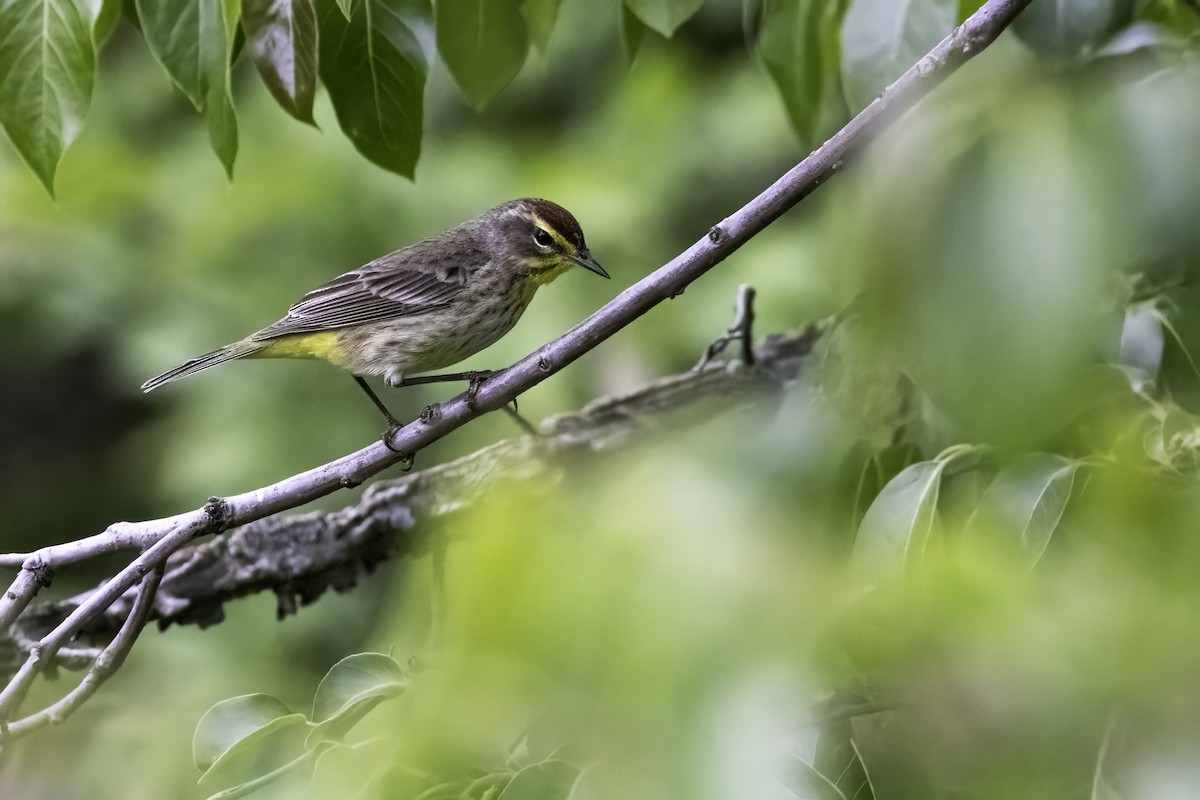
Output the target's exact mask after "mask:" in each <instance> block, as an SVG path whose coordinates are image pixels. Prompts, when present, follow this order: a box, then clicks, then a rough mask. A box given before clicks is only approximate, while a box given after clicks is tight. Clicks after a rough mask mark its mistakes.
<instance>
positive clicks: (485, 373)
mask: <svg viewBox="0 0 1200 800" xmlns="http://www.w3.org/2000/svg"><path fill="white" fill-rule="evenodd" d="M496 373H497V370H493V369H483V370H473V371H471V372H448V373H446V374H444V375H418V376H417V377H415V378H403V379H401V380H400V381H398V382H396V383H393V384H392V386H394V387H396V388H397V389H398V388H400V387H401V386H418V385H420V384H422V383H447V382H449V381H469V382H470V383H469V385H468V386H467V406H468V407H470V408H474V407H475V395H477V394H479V387H480V386H482V385H483V382H484V381H486V380H487V379H488V378H490V377H492V376H493V375H495V374H496Z"/></svg>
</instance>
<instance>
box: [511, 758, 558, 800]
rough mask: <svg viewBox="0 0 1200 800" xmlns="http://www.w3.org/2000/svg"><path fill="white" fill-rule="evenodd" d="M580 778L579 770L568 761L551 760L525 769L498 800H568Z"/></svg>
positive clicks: (513, 778)
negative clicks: (552, 799)
mask: <svg viewBox="0 0 1200 800" xmlns="http://www.w3.org/2000/svg"><path fill="white" fill-rule="evenodd" d="M578 777H579V768H578V767H576V766H575V765H574V764H572V763H570V762H567V761H560V760H558V759H550V760H547V761H542V762H540V763H538V764H532V765H530V766H528V767H525V768H524V769H522V770H521V771H520V772H518V773H517V774H516V775H514V776H513V777H512V780H510V781H509V782H508V785H507V786H505V787H504V791H502V792H501V793H500V794H499V795H498V796H497V798H496V800H547V798H562V799H563V800H566V798H567V796H568V795H569V794H570V793H571V788H572V787H573V786H574V785H575V780H576V779H577V778H578Z"/></svg>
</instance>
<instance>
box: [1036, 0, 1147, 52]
mask: <svg viewBox="0 0 1200 800" xmlns="http://www.w3.org/2000/svg"><path fill="white" fill-rule="evenodd" d="M1133 5H1134V4H1133V0H1033V2H1032V3H1030V4H1029V7H1028V8H1026V9H1025V10H1024V11H1022V12H1021V15H1020V16H1018V17H1017V19H1016V21H1015V22H1014V23H1013V31H1014V32H1016V34H1017V36H1019V37H1020V38H1021V40H1022V41H1023V42H1025V43H1026V44H1027V45H1029V46H1030V47H1031V48H1033V49H1034V50H1036V51H1037V52H1039V53H1043V54H1046V55H1054V56H1064V57H1069V56H1074V55H1078V54H1079V53H1080V52H1081V51H1083V50H1085V49H1088V48H1096V47H1099V46H1100V45H1101V44H1102V43H1103V42H1104V40H1105V39H1107V38H1108V37H1109V35H1111V34H1112V33H1113V32H1114V31H1116V30H1117V29H1119V28H1121V27H1124V26H1125V25H1128V24H1129V23H1130V22H1131V21H1132V19H1133Z"/></svg>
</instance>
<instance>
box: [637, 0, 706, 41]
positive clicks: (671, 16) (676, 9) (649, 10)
mask: <svg viewBox="0 0 1200 800" xmlns="http://www.w3.org/2000/svg"><path fill="white" fill-rule="evenodd" d="M625 5H626V6H627V7H628V8H629V10H630V11H632V12H633V13H634V14H637V16H638V19H640V20H641V21H642V22H644V23H646V24H647V25H649V26H650V27H651V28H653V29H654V30H656V31H658V32H659V33H661V34H662V35H663V36H671V35H672V34H674V33H675V31H676V29H678V28H679V26H680V25H682V24H683V23H685V22H687V21H688V20H689V19H691V18H692V15H693V14H695V13H696V12H697V11H699V10H700V6H702V5H704V0H625Z"/></svg>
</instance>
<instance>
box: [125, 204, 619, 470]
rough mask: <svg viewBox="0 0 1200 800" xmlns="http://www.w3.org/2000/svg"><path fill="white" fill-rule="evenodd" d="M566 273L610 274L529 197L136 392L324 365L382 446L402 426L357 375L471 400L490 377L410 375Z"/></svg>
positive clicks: (444, 359) (512, 316)
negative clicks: (203, 377)
mask: <svg viewBox="0 0 1200 800" xmlns="http://www.w3.org/2000/svg"><path fill="white" fill-rule="evenodd" d="M575 267H582V268H583V269H585V270H587V271H589V272H592V273H594V274H596V275H599V276H601V277H603V278H608V277H609V274H608V273H607V272H606V271H605V270H604V268H603V267H601V266H600V264H599V263H598V262H597V261H596V259H595V258H593V257H592V254H591V251H590V250H589V249H588V246H587V243H586V241H585V240H584V236H583V230H582V228H581V227H580V225H579V222H578V221H577V220H576V219H575V217H574V215H572V214H571V212H569V211H567V209H565V208H563V207H562V206H560V205H558V204H557V203H554V202H551V201H549V200H543V199H540V198H529V197H527V198H521V199H518V200H511V201H509V202H507V203H502V204H501V205H498V206H496V207H495V208H492V209H490V210H488V211H486V212H484V213H483V214H480V215H479V216H477V217H475V218H474V219H471V220H468V221H466V222H464V223H462V224H461V225H458V226H456V227H454V228H450V229H448V230H445V231H442V232H441V233H436V234H434V235H432V236H430V237H428V238H426V239H422V240H421V241H419V242H416V243H414V244H410V245H408V246H407V247H403V248H401V249H399V250H396V251H394V252H391V253H388V254H387V255H385V256H382V257H380V258H377V259H375V260H374V261H370V262H368V263H366V264H364V265H362V266H361V267H358V268H357V269H352V270H350V271H349V272H346V273H343V274H342V275H339V276H338V277H336V278H334V279H333V280H331V281H329V282H328V283H326V284H324V285H322V286H319V287H317V288H316V289H313V290H312V291H311V292H309V293H308V294H306V295H304V296H303V297H302V298H300V300H298V301H297V302H296V303H294V304H293V305H292V306H291V307H290V308H289V309H288V311H287V314H286V315H285V316H284V317H283V318H282V319H279V320H278V321H276V322H273V323H271V324H270V325H268V326H266V327H265V328H262V329H261V330H258V331H255V332H254V333H251V334H250V335H249V336H246V337H245V338H243V339H239V340H238V341H236V342H233V343H231V344H227V345H225V346H224V347H221V348H218V349H217V350H213V351H212V352H210V353H205V354H204V355H202V356H197V357H196V358H193V359H191V360H189V361H186V362H184V363H183V364H180V365H179V366H178V367H175V368H174V369H171V370H168V371H167V372H164V373H163V374H161V375H158V376H156V377H154V378H151V379H150V380H148V381H146V382H145V383H144V384H142V391H143V392H150V391H153V390H155V389H157V388H159V387H161V386H164V385H165V384H168V383H171V382H173V381H177V380H179V379H180V378H184V377H187V376H188V375H192V374H195V373H197V372H200V371H201V370H205V369H208V368H209V367H214V366H216V365H218V364H223V363H225V362H227V361H234V360H236V359H243V358H301V359H323V360H325V361H328V362H330V363H332V364H333V365H334V366H337V367H340V368H342V369H343V370H346V371H347V372H349V373H350V374H351V375H352V376H353V377H354V380H355V381H356V382H357V383H358V385H359V387H361V388H362V390H363V391H364V392H366V393H367V396H368V397H370V398H371V401H372V402H373V403H374V404H375V407H376V408H378V409H379V410H380V411H381V412H382V413H383V415H384V418H385V419H386V420H387V422H388V425H389V428H388V430H387V431H386V432H385V433H384V437H383V438H384V442H385V443H386V442H388V441H389V438H390V434H391V433H392V432H394V430H396V429H398V428H400V427H402V424H401V423H400V422H399V421H398V420H397V419H396V418H395V417H394V416H393V415H392V413H391V412H390V411H388V409H387V407H386V406H385V405H384V404H383V402H382V401H381V400H380V399H379V397H378V396H377V395H376V394H375V392H373V391H372V390H371V387H370V386H369V385H368V384H367V382H366V380H364V376H368V375H377V376H383V379H384V381H385V382H386V383H387V384H389V385H390V386H393V387H400V386H409V385H412V384H417V383H433V382H437V381H457V380H467V381H470V388H469V390H468V400H469V401H470V400H473V397H474V392H475V391H477V390H478V387H479V384H480V383H481V382H482V381H483V380H486V378H487V377H490V375H492V374H494V373H492V372H490V371H475V372H460V373H451V374H445V375H422V374H421V373H426V372H429V371H431V370H437V369H442V368H445V367H449V366H451V365H453V364H456V363H458V362H459V361H462V360H463V359H465V358H467V357H469V356H472V355H474V354H475V353H478V352H479V351H481V350H483V349H484V348H486V347H488V346H489V345H491V344H493V343H494V342H496V341H497V340H498V339H500V338H501V337H502V336H504V334H506V333H508V331H509V330H511V329H512V327H513V325H515V324H516V322H517V320H518V319H520V317H521V315H522V314H523V313H524V311H525V309H526V308H527V307H528V305H529V302H530V301H531V300H532V299H533V296H534V293H535V292H537V290H538V288H539V287H541V286H543V285H545V284H547V283H550V282H551V281H553V280H554V279H556V278H558V277H559V276H560V275H562V274H564V273H565V272H567V271H568V270H571V269H573V268H575ZM389 446H390V445H389Z"/></svg>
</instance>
